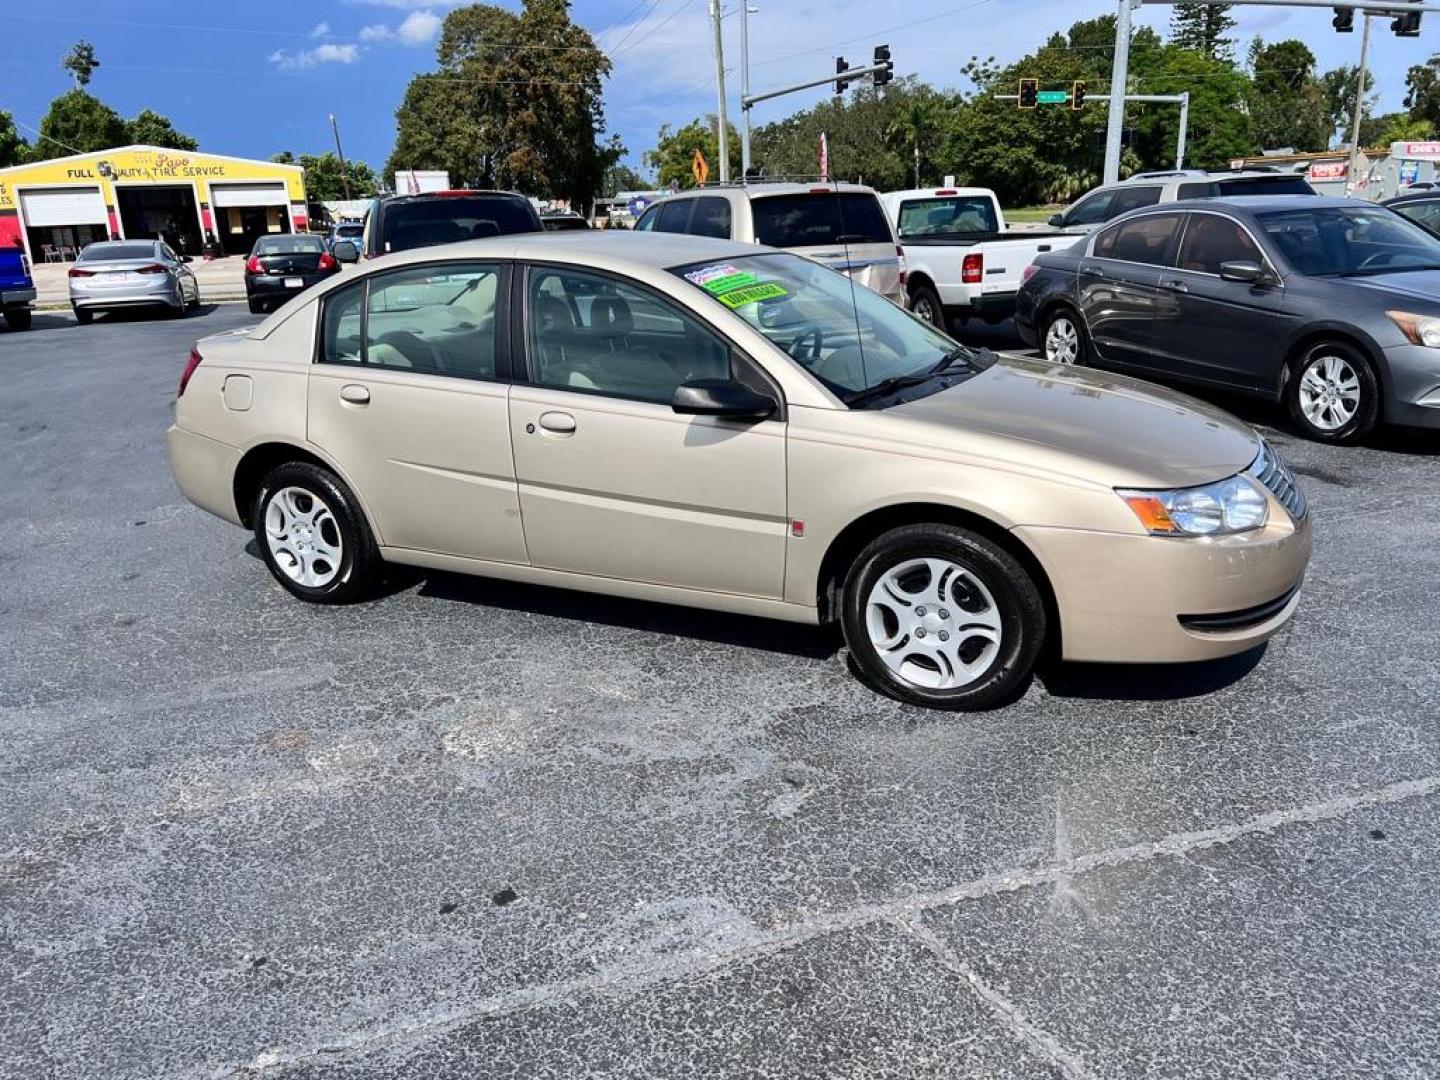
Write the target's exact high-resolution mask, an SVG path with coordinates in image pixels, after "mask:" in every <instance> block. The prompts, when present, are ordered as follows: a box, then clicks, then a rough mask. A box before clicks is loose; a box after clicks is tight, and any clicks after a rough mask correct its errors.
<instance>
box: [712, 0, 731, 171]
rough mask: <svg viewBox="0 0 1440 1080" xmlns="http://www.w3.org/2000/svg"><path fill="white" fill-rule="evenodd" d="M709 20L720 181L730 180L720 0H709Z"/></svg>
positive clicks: (728, 132)
mask: <svg viewBox="0 0 1440 1080" xmlns="http://www.w3.org/2000/svg"><path fill="white" fill-rule="evenodd" d="M710 22H711V23H712V24H713V25H714V29H715V91H716V96H717V98H718V102H717V106H716V110H715V121H716V127H717V128H718V131H717V134H718V135H719V136H720V140H719V141H720V182H721V183H722V184H728V183H729V182H730V131H729V128H728V126H727V125H726V123H725V42H724V40H723V38H722V37H721V34H720V0H710Z"/></svg>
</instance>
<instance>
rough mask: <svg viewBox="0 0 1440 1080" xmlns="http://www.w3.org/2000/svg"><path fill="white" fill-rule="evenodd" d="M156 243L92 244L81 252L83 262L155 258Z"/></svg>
mask: <svg viewBox="0 0 1440 1080" xmlns="http://www.w3.org/2000/svg"><path fill="white" fill-rule="evenodd" d="M153 258H155V245H154V244H153V243H151V242H149V241H146V242H145V243H143V244H124V243H121V244H91V245H90V246H89V247H87V248H86V249H85V250H84V251H82V252H81V253H80V259H81V261H82V262H94V261H95V260H97V259H107V260H108V259H153Z"/></svg>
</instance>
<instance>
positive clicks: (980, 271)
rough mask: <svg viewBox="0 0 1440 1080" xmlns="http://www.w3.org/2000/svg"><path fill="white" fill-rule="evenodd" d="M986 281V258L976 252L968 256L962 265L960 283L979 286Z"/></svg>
mask: <svg viewBox="0 0 1440 1080" xmlns="http://www.w3.org/2000/svg"><path fill="white" fill-rule="evenodd" d="M984 280H985V256H984V255H981V254H980V253H979V252H976V253H975V254H973V255H966V256H965V261H964V262H962V263H961V264H960V282H961V284H964V285H979V284H980V282H982V281H984Z"/></svg>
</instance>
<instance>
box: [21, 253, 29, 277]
mask: <svg viewBox="0 0 1440 1080" xmlns="http://www.w3.org/2000/svg"><path fill="white" fill-rule="evenodd" d="M20 272H21V273H22V274H24V275H25V276H26V277H29V276H30V256H29V255H25V254H21V256H20Z"/></svg>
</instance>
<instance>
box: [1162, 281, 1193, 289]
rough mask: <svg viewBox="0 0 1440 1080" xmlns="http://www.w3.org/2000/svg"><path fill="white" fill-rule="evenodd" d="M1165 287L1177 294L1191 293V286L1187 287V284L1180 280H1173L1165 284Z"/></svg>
mask: <svg viewBox="0 0 1440 1080" xmlns="http://www.w3.org/2000/svg"><path fill="white" fill-rule="evenodd" d="M1165 287H1166V288H1167V289H1173V290H1174V291H1175V292H1189V291H1190V286H1189V285H1186V284H1185V282H1183V281H1181V280H1180V279H1179V278H1175V279H1173V280H1171V281H1167V282H1165Z"/></svg>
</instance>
